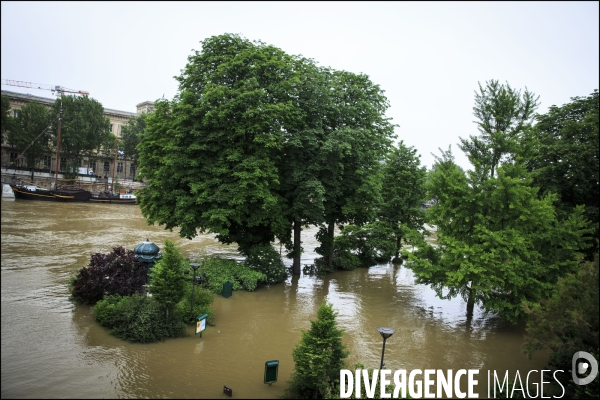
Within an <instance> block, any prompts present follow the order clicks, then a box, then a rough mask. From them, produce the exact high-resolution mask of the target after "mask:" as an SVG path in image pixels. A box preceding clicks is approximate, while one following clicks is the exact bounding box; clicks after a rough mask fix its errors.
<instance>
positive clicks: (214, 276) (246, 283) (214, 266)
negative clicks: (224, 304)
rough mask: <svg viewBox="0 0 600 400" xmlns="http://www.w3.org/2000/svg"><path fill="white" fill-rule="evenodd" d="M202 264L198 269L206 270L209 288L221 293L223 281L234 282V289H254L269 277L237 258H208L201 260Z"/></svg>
mask: <svg viewBox="0 0 600 400" xmlns="http://www.w3.org/2000/svg"><path fill="white" fill-rule="evenodd" d="M200 263H201V264H202V266H201V267H200V269H199V270H198V271H201V272H204V273H205V274H206V278H207V280H208V282H207V283H206V285H207V287H208V289H210V290H211V291H212V292H213V293H217V294H221V292H222V291H223V283H225V282H231V283H233V290H240V289H246V290H248V291H250V292H252V291H254V290H255V289H256V287H257V286H258V283H259V282H266V280H267V277H266V275H265V274H263V273H262V272H259V271H254V270H251V269H250V268H248V267H246V266H245V265H244V264H242V263H238V262H236V261H235V260H225V259H221V258H216V257H213V258H206V259H204V260H202V261H201V262H200Z"/></svg>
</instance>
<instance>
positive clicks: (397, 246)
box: [396, 236, 402, 259]
mask: <svg viewBox="0 0 600 400" xmlns="http://www.w3.org/2000/svg"><path fill="white" fill-rule="evenodd" d="M401 242H402V236H396V259H398V258H400V243H401Z"/></svg>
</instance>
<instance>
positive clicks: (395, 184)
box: [380, 141, 427, 261]
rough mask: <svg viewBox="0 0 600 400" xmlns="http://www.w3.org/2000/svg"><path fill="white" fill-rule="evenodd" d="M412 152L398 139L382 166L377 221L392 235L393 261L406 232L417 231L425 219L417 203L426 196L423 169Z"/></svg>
mask: <svg viewBox="0 0 600 400" xmlns="http://www.w3.org/2000/svg"><path fill="white" fill-rule="evenodd" d="M416 153H417V151H416V149H414V148H413V147H407V146H406V145H404V143H403V142H402V141H400V143H399V144H398V147H397V148H393V149H392V151H391V152H390V153H389V154H388V156H387V157H386V163H385V166H384V169H383V185H382V197H383V203H382V206H381V212H380V221H383V222H385V223H386V224H387V225H389V226H390V228H391V229H392V230H393V232H394V235H395V236H396V252H395V260H396V261H398V257H399V254H400V249H401V248H402V239H403V238H405V236H406V234H407V232H409V231H411V230H412V231H414V230H416V231H421V230H422V229H423V224H424V222H425V215H424V212H423V210H422V209H421V204H422V203H423V201H424V200H425V195H426V189H425V181H426V178H427V171H426V169H425V167H421V166H420V160H419V157H420V156H419V155H417V154H416Z"/></svg>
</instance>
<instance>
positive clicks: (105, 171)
mask: <svg viewBox="0 0 600 400" xmlns="http://www.w3.org/2000/svg"><path fill="white" fill-rule="evenodd" d="M109 165H110V164H109V163H108V161H104V175H106V174H108V170H109V168H110V166H109Z"/></svg>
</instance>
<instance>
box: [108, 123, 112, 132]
mask: <svg viewBox="0 0 600 400" xmlns="http://www.w3.org/2000/svg"><path fill="white" fill-rule="evenodd" d="M109 131H110V132H112V124H110V129H109Z"/></svg>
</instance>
